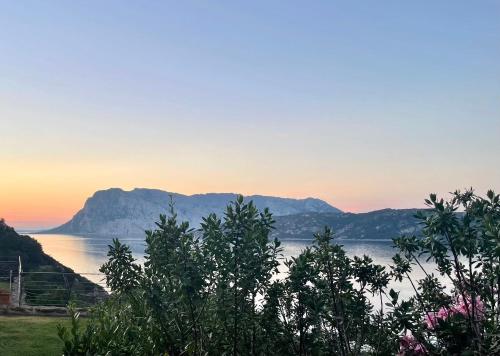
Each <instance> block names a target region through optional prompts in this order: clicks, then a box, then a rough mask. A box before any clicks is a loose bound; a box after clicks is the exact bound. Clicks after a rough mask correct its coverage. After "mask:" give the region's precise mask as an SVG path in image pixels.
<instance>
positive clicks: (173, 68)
mask: <svg viewBox="0 0 500 356" xmlns="http://www.w3.org/2000/svg"><path fill="white" fill-rule="evenodd" d="M0 25H1V29H2V30H1V31H0V75H1V77H0V159H1V166H0V217H4V218H5V219H6V220H7V223H9V224H11V225H13V226H15V227H18V228H39V227H49V226H55V225H58V224H60V223H63V222H65V221H67V220H68V219H69V218H71V217H72V215H73V214H74V213H76V211H77V210H78V209H80V208H81V207H82V206H83V204H84V202H85V199H86V198H87V197H89V196H91V195H92V194H93V193H94V192H95V191H96V190H100V189H106V188H110V187H121V188H123V189H132V188H134V187H145V188H159V189H164V190H168V191H173V192H179V193H186V194H192V193H204V192H238V193H243V194H265V195H276V196H286V197H297V198H303V197H309V196H312V197H317V198H321V199H324V200H326V201H328V202H329V203H331V204H332V205H334V206H336V207H338V208H340V209H342V210H345V211H354V212H359V211H369V210H374V209H380V208H386V207H392V208H404V207H420V206H422V203H423V199H424V198H425V197H426V196H427V195H428V193H430V192H436V193H439V194H445V193H447V192H449V191H451V190H455V189H457V188H465V187H470V186H473V187H475V188H476V189H477V191H478V192H479V193H484V192H485V191H486V190H487V189H488V188H492V189H496V190H498V191H500V2H498V1H456V0H454V1H376V2H373V1H370V2H354V1H342V2H340V1H315V2H295V1H241V2H240V1H213V2H210V1H193V2H191V1H129V2H123V1H65V2H64V1H53V2H52V1H32V2H30V1H22V2H20V1H10V2H7V1H5V2H1V5H0Z"/></svg>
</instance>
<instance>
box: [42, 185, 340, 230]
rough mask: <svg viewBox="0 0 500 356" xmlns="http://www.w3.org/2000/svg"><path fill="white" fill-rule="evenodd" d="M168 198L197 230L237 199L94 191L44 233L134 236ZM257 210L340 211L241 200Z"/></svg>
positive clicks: (304, 203)
mask: <svg viewBox="0 0 500 356" xmlns="http://www.w3.org/2000/svg"><path fill="white" fill-rule="evenodd" d="M170 197H172V199H173V202H174V204H175V211H176V213H177V215H178V217H179V220H181V221H189V223H190V225H191V226H193V227H198V226H199V224H200V222H201V219H202V217H205V216H208V215H209V214H210V213H216V214H218V215H221V214H222V213H223V211H224V209H225V207H226V205H227V204H228V203H229V202H230V201H234V200H235V199H236V197H237V195H236V194H232V193H210V194H195V195H183V194H178V193H170V192H165V191H162V190H157V189H138V188H136V189H134V190H131V191H124V190H122V189H118V188H113V189H108V190H101V191H98V192H96V193H95V194H94V195H93V196H92V197H91V198H89V199H87V201H86V202H85V205H84V207H83V209H81V210H80V211H79V212H78V213H77V214H76V215H75V216H74V217H73V218H72V219H71V220H70V221H68V222H67V223H65V224H63V225H61V226H59V227H57V228H54V229H51V230H49V231H45V232H47V233H68V234H98V235H119V236H123V235H137V234H143V233H144V230H147V229H152V228H154V226H155V225H154V222H155V221H157V220H158V216H159V215H160V214H165V213H167V212H168V211H169V203H170ZM245 199H246V200H247V201H249V200H252V201H253V202H254V203H255V204H256V206H257V207H258V208H259V209H264V208H266V207H267V208H269V209H270V210H271V212H272V213H273V214H274V216H286V215H294V214H302V213H328V214H333V215H335V214H339V213H341V211H340V210H339V209H337V208H335V207H333V206H331V205H329V204H328V203H326V202H324V201H322V200H320V199H313V198H307V199H289V198H278V197H270V196H262V195H252V196H248V197H245Z"/></svg>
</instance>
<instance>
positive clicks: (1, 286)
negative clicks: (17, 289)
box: [0, 281, 10, 291]
mask: <svg viewBox="0 0 500 356" xmlns="http://www.w3.org/2000/svg"><path fill="white" fill-rule="evenodd" d="M9 288H10V284H9V282H5V281H0V289H3V290H6V291H9Z"/></svg>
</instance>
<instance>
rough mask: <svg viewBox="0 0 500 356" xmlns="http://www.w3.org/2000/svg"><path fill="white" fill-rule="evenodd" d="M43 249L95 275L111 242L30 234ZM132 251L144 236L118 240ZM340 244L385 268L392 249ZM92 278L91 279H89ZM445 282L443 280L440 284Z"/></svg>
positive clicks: (287, 244)
mask: <svg viewBox="0 0 500 356" xmlns="http://www.w3.org/2000/svg"><path fill="white" fill-rule="evenodd" d="M31 236H32V237H33V238H35V239H36V240H37V241H38V242H40V244H41V245H42V247H43V250H44V251H45V253H47V254H48V255H50V256H52V257H54V258H55V259H56V260H57V261H59V262H61V263H62V264H64V265H65V266H67V267H70V268H72V269H73V270H74V271H75V272H78V273H98V272H99V267H100V266H101V265H102V264H103V263H104V262H106V261H107V253H108V245H110V244H111V243H112V238H110V237H104V236H76V235H55V234H33V235H31ZM120 241H122V242H123V243H126V244H127V245H129V246H130V248H131V249H132V253H133V255H134V257H135V258H136V259H137V260H138V261H139V262H141V263H142V262H143V261H144V246H145V245H144V237H143V236H137V237H127V238H125V239H120ZM310 244H311V241H305V240H301V241H297V240H294V241H291V240H285V241H282V246H283V258H285V259H286V258H290V257H291V256H297V255H298V254H299V253H300V252H301V251H302V250H303V249H304V248H305V247H306V246H308V245H310ZM341 244H342V245H344V248H345V250H346V252H347V254H348V255H349V256H351V257H352V256H355V255H357V256H362V255H364V254H365V255H368V256H370V257H371V258H372V259H373V261H374V263H377V264H381V265H384V266H388V265H390V264H391V262H392V260H391V259H392V256H393V255H394V254H395V252H396V251H395V250H394V249H393V247H392V242H391V241H373V240H371V241H366V240H364V241H359V240H342V241H341ZM422 265H423V266H424V268H425V269H426V270H427V271H432V270H433V265H432V264H430V263H426V262H424V263H422ZM281 267H282V268H280V271H281V273H280V274H283V273H286V271H285V270H284V266H281ZM413 277H415V278H416V279H420V278H423V277H424V273H423V272H422V271H421V270H419V269H415V270H414V272H413ZM90 279H92V278H90ZM444 282H445V281H444ZM390 287H391V288H394V289H395V290H399V291H401V297H405V298H406V297H409V296H410V295H412V294H413V291H412V287H411V285H410V283H409V282H407V281H403V282H401V283H399V282H391V285H390Z"/></svg>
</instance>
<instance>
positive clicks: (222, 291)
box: [59, 191, 500, 355]
mask: <svg viewBox="0 0 500 356" xmlns="http://www.w3.org/2000/svg"><path fill="white" fill-rule="evenodd" d="M426 202H427V204H428V205H429V209H428V210H426V211H424V212H421V213H419V214H418V218H419V219H420V220H421V221H422V224H423V226H424V228H423V232H422V235H421V236H403V237H400V238H397V239H395V240H394V244H395V246H396V247H397V249H398V250H399V252H398V253H397V254H396V255H395V256H394V258H393V265H392V266H391V268H390V269H386V268H385V267H384V266H380V265H377V264H374V263H373V261H372V260H371V258H370V257H368V256H362V257H357V256H355V257H353V258H350V257H348V256H347V255H346V253H345V251H344V249H343V248H342V246H341V245H339V244H338V243H336V242H335V240H334V235H333V233H332V232H331V231H330V229H328V228H325V229H324V231H322V232H320V233H318V234H316V235H315V236H314V243H313V245H312V246H311V247H308V248H306V249H305V250H304V251H303V252H302V253H301V254H300V255H298V256H297V257H293V258H291V259H290V260H288V261H285V263H284V264H285V265H286V267H287V268H288V273H287V275H286V276H285V277H284V278H278V266H279V258H280V256H281V254H280V252H281V248H280V243H279V241H277V240H274V241H271V240H270V239H269V235H270V232H271V231H272V228H273V219H272V216H271V214H270V213H269V211H267V210H265V211H263V212H259V211H258V210H257V209H256V208H255V206H254V205H253V204H252V203H251V202H250V203H248V204H246V203H244V202H243V198H242V197H239V198H238V199H237V201H236V202H234V203H232V204H230V205H229V206H228V207H227V210H226V212H225V215H224V218H223V219H220V218H218V217H217V216H215V215H210V216H208V217H207V218H205V219H204V220H203V223H202V225H201V229H200V230H199V231H195V230H193V229H190V228H189V226H188V224H187V223H178V222H177V219H176V215H175V213H174V212H173V211H172V212H171V215H170V217H168V218H167V217H166V216H161V217H160V221H159V222H158V223H157V226H158V228H157V229H156V230H155V231H148V232H147V236H146V246H147V247H146V256H145V257H146V262H145V263H144V266H140V265H138V264H137V263H136V262H135V261H134V259H133V257H132V253H131V251H130V249H129V248H128V247H127V246H125V245H122V244H121V243H120V242H119V241H118V240H114V242H113V245H112V246H110V250H109V253H108V255H109V261H108V262H107V263H106V264H105V265H103V267H102V271H103V272H104V273H105V274H106V277H107V282H108V285H109V286H110V288H111V290H112V297H111V298H110V299H109V300H107V301H106V302H104V303H103V304H102V305H100V306H98V307H97V308H96V309H95V310H94V312H93V314H92V319H91V320H90V322H89V323H88V324H87V326H86V327H85V328H84V329H80V328H79V327H78V323H77V320H76V318H75V324H74V325H73V328H72V330H71V331H68V330H65V329H64V328H61V329H60V332H59V335H60V337H61V338H62V339H63V341H64V342H65V345H66V346H65V350H64V353H65V354H66V355H84V354H91V355H94V354H107V355H122V354H132V355H165V354H168V355H181V354H189V355H227V354H232V355H270V354H275V355H291V354H294V355H323V354H326V355H361V354H372V355H390V354H396V353H398V354H399V355H425V354H436V355H445V354H456V355H459V354H461V355H466V354H498V353H500V343H499V337H498V335H499V333H498V325H499V320H500V312H499V311H500V308H499V305H500V273H499V272H500V203H499V196H498V195H495V194H494V193H493V192H489V193H488V196H487V198H485V199H483V198H481V197H478V196H476V195H474V193H473V192H472V191H466V192H465V193H461V192H456V193H455V194H454V195H453V197H452V199H451V200H450V201H448V202H444V201H443V200H438V199H437V197H436V196H435V195H431V196H430V198H429V199H428V200H427V201H426ZM422 259H426V260H429V261H432V262H434V263H435V266H436V269H435V270H433V271H426V270H425V269H424V267H423V264H422ZM414 268H419V269H422V270H423V272H424V274H425V277H424V278H423V279H421V280H414V278H413V274H412V270H413V269H414ZM437 274H439V275H441V278H438V276H437ZM443 278H446V279H448V281H449V285H451V286H452V287H451V289H450V290H447V289H446V288H444V286H443V284H442V280H443ZM391 279H394V280H399V281H401V280H403V279H407V280H408V281H409V282H410V284H411V285H412V286H413V288H414V295H413V296H412V297H410V298H409V299H408V300H401V299H400V297H399V293H398V292H397V291H394V290H393V289H389V288H388V284H389V282H390V280H391ZM370 295H371V296H373V297H376V298H369V296H370ZM372 299H377V300H378V302H377V303H376V304H377V305H373V304H372V302H371V301H370V300H372Z"/></svg>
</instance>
